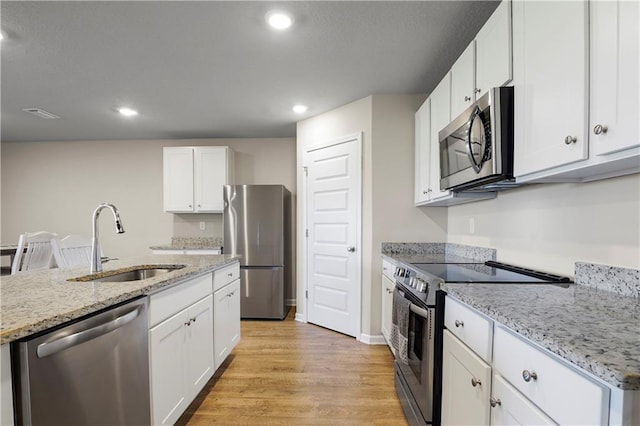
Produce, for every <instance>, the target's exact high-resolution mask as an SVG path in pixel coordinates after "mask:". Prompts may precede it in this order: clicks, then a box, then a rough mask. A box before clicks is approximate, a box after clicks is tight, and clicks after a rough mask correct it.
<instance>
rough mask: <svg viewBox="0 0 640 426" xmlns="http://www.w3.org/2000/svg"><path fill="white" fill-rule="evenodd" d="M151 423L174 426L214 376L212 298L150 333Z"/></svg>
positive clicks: (167, 321) (190, 308) (173, 317)
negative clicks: (172, 425) (171, 425)
mask: <svg viewBox="0 0 640 426" xmlns="http://www.w3.org/2000/svg"><path fill="white" fill-rule="evenodd" d="M149 345H150V353H151V356H150V362H151V397H152V422H153V424H155V425H165V424H169V425H170V424H173V423H175V422H176V420H178V418H179V417H180V415H181V414H182V413H183V412H184V410H185V409H186V408H187V406H188V405H189V404H190V403H191V401H192V400H193V399H194V398H195V397H196V395H197V394H198V392H200V390H202V388H203V387H204V385H205V384H206V383H207V381H208V380H209V379H210V378H211V377H212V376H213V372H214V370H215V369H214V364H213V362H214V355H213V296H212V295H209V296H207V297H205V298H204V299H202V300H200V301H198V302H196V303H194V304H193V305H191V306H189V307H188V308H186V309H183V310H182V311H180V312H178V313H177V314H175V315H173V316H172V317H170V318H168V319H166V320H165V321H163V322H161V323H160V324H158V325H156V326H155V327H153V328H152V329H151V330H149Z"/></svg>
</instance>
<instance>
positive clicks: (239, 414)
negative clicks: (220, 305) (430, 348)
mask: <svg viewBox="0 0 640 426" xmlns="http://www.w3.org/2000/svg"><path fill="white" fill-rule="evenodd" d="M241 327H242V328H241V333H242V337H241V340H240V343H239V344H238V346H237V347H236V348H235V349H234V351H233V353H232V354H231V355H230V357H229V358H228V359H227V361H225V363H224V365H223V366H222V367H221V368H220V370H219V371H218V372H216V374H215V376H214V377H213V378H212V379H211V380H210V381H209V383H208V384H207V385H206V387H205V389H203V391H202V392H201V393H200V395H199V396H198V397H197V398H196V400H195V401H194V402H193V403H192V404H191V405H190V406H189V408H188V409H187V410H186V412H185V413H184V414H183V415H182V417H181V418H180V419H179V420H178V422H177V423H176V424H177V425H179V426H202V425H213V424H216V425H398V426H405V425H407V422H406V420H405V418H404V415H403V413H402V408H401V406H400V402H399V401H398V398H397V396H396V393H395V388H394V382H393V380H394V373H393V356H392V355H391V352H390V351H389V349H388V348H387V347H386V346H374V345H366V344H363V343H360V342H357V341H356V340H355V339H354V338H351V337H348V336H345V335H342V334H340V333H336V332H333V331H330V330H327V329H324V328H322V327H318V326H315V325H311V324H303V323H300V322H296V321H295V320H294V312H293V310H291V312H290V313H289V315H288V316H287V318H286V319H285V320H284V321H242V324H241Z"/></svg>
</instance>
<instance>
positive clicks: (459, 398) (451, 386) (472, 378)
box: [442, 330, 491, 425]
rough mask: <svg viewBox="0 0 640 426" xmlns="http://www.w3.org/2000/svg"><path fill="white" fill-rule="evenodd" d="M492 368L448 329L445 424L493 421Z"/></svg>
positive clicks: (444, 369) (444, 371)
mask: <svg viewBox="0 0 640 426" xmlns="http://www.w3.org/2000/svg"><path fill="white" fill-rule="evenodd" d="M490 392H491V367H490V366H489V365H488V364H487V363H485V362H484V361H483V360H482V359H480V358H479V357H478V356H477V355H475V354H474V353H473V352H472V351H471V350H470V349H469V348H467V347H466V346H465V345H464V344H463V343H462V342H460V341H459V340H458V339H457V338H456V337H454V336H453V334H451V333H449V331H448V330H445V331H444V337H443V357H442V424H443V425H487V424H489V408H490V405H489V397H490Z"/></svg>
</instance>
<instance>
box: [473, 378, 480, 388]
mask: <svg viewBox="0 0 640 426" xmlns="http://www.w3.org/2000/svg"><path fill="white" fill-rule="evenodd" d="M471 386H473V387H474V388H475V387H476V386H482V382H481V381H480V380H479V379H476V378H475V377H472V378H471Z"/></svg>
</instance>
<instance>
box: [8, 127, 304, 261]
mask: <svg viewBox="0 0 640 426" xmlns="http://www.w3.org/2000/svg"><path fill="white" fill-rule="evenodd" d="M185 145H186V146H206V145H226V146H229V147H231V149H232V150H233V151H235V173H236V183H241V184H254V183H262V184H275V183H278V184H284V185H285V186H286V187H287V188H288V189H289V190H290V191H291V192H292V196H293V197H294V200H295V194H296V180H295V179H296V178H295V139H294V138H274V139H192V140H133V141H82V142H15V143H14V142H3V143H2V145H1V151H2V156H1V162H2V163H1V165H2V172H1V173H2V206H1V213H2V235H1V240H2V242H3V243H10V242H16V241H17V240H18V235H19V234H20V233H22V232H27V231H28V232H33V231H39V230H49V231H53V232H57V233H58V234H60V235H67V234H71V233H76V234H81V235H87V236H90V235H91V214H92V212H93V210H94V209H95V207H96V206H97V205H98V204H99V203H101V202H111V203H114V204H115V205H116V206H117V207H118V209H119V210H120V216H121V218H122V221H123V224H124V227H125V230H126V233H125V234H122V235H117V234H116V233H115V231H114V227H113V218H111V217H110V215H111V214H110V212H108V211H103V213H102V214H101V217H100V234H101V238H100V240H101V245H102V248H103V251H104V252H105V254H107V255H109V256H120V257H126V256H134V255H137V254H140V253H149V246H151V245H158V244H168V243H170V241H171V237H172V236H198V235H202V236H222V215H221V214H192V215H189V214H180V215H174V214H171V213H164V212H163V204H162V148H163V147H164V146H185ZM200 221H205V223H206V229H205V231H200V230H199V227H198V224H199V222H200Z"/></svg>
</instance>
